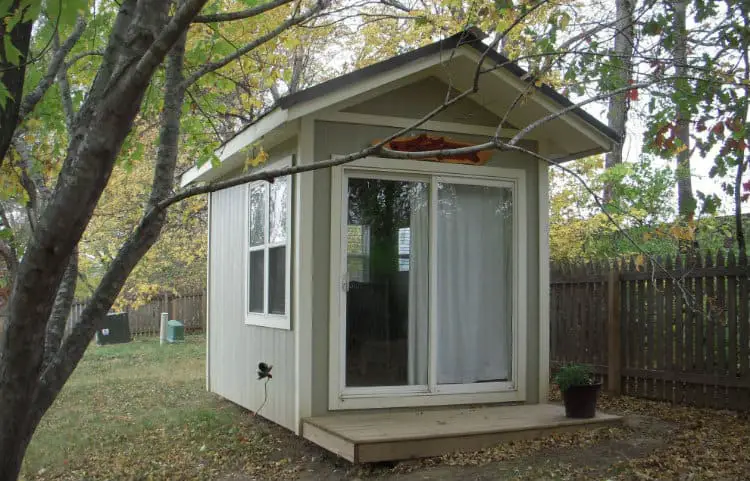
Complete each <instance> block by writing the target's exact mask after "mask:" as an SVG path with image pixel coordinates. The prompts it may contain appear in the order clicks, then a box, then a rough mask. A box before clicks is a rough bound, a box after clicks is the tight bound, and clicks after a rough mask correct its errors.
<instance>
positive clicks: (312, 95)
mask: <svg viewBox="0 0 750 481" xmlns="http://www.w3.org/2000/svg"><path fill="white" fill-rule="evenodd" d="M483 36H484V35H483V34H482V33H481V32H479V31H477V30H474V29H470V30H468V31H464V32H461V33H459V34H456V35H453V36H452V37H449V38H447V39H444V40H442V41H440V42H436V43H433V44H430V45H427V46H425V47H422V48H419V49H416V50H413V51H411V52H408V53H405V54H402V55H398V56H396V57H392V58H390V59H388V60H385V61H383V62H379V63H376V64H373V65H370V66H368V67H365V68H362V69H359V70H356V71H354V72H351V73H349V74H346V75H342V76H340V77H336V78H334V79H332V80H329V81H327V82H323V83H321V84H318V85H316V86H314V87H310V88H308V89H305V90H302V91H300V92H297V93H294V94H291V95H288V96H286V97H283V98H281V99H280V100H279V102H278V103H277V105H276V106H275V107H274V109H272V110H271V111H269V112H268V113H266V114H265V115H263V116H261V117H260V118H259V119H258V120H256V121H255V122H254V123H252V124H250V125H249V126H247V127H246V128H244V129H243V130H242V131H240V132H239V133H238V134H237V135H235V136H234V137H232V138H231V139H230V140H229V141H227V142H226V143H225V144H223V145H222V146H221V147H219V148H218V149H217V150H216V152H215V154H216V157H217V158H218V162H214V163H213V164H212V163H209V162H207V163H206V164H204V165H202V166H195V167H193V168H191V169H189V170H188V171H187V172H185V173H184V174H183V175H182V177H181V179H180V186H182V187H184V186H186V185H188V184H190V183H194V182H206V181H211V180H213V179H216V178H220V177H223V176H225V175H227V174H229V173H231V172H233V171H235V170H237V169H239V168H241V167H242V166H243V165H244V164H245V162H246V160H247V158H248V155H249V154H248V152H247V150H248V147H250V146H253V145H256V144H258V143H261V142H262V145H263V147H264V148H265V149H269V148H271V147H272V146H273V145H277V144H278V143H280V142H282V141H284V140H286V139H289V138H291V137H293V136H294V135H296V134H297V133H298V131H299V127H298V126H299V122H298V119H300V118H301V117H303V116H306V115H310V114H314V113H316V112H320V111H324V110H329V111H330V110H331V109H336V108H343V106H345V105H348V104H352V102H353V101H358V100H360V99H364V98H365V97H367V96H369V97H372V96H374V95H377V94H378V93H382V92H387V91H388V90H391V89H393V88H397V87H399V86H401V85H406V84H408V83H410V82H415V81H417V80H419V79H420V78H423V77H425V76H428V75H433V76H434V75H437V76H442V77H443V79H444V80H445V81H447V82H449V85H451V86H453V87H455V88H457V89H459V90H462V89H466V88H469V87H470V86H471V83H470V82H472V80H473V75H466V74H464V75H456V72H467V71H468V72H472V73H473V69H472V68H471V67H472V65H473V66H474V67H475V66H476V62H477V60H478V59H479V58H480V56H481V55H482V53H483V52H484V51H485V50H486V49H487V46H486V45H485V44H484V43H483V42H482V40H481V39H482V38H483ZM484 68H485V69H486V70H489V74H488V75H483V76H482V77H481V80H480V88H479V91H478V92H477V93H476V94H473V99H474V100H475V101H476V102H477V103H479V104H480V105H482V106H484V107H486V108H488V109H490V110H492V111H494V112H496V113H497V114H498V115H500V116H502V115H503V114H504V112H505V110H507V108H508V107H509V106H510V105H511V103H513V101H514V99H515V98H516V97H517V96H519V95H521V94H523V93H524V92H530V94H529V95H526V96H525V97H524V100H523V109H516V110H517V112H518V113H516V110H514V111H513V114H514V115H516V116H517V118H513V117H511V121H512V123H514V124H515V125H520V126H521V127H522V128H523V126H524V125H529V124H530V123H531V122H533V121H535V120H538V119H539V118H543V117H545V116H547V115H550V114H551V113H554V112H560V111H561V110H564V109H567V111H566V113H565V114H563V115H561V116H559V117H557V118H555V119H554V120H551V121H549V122H546V123H545V129H549V131H550V132H551V135H548V136H547V137H548V141H547V146H546V148H545V151H544V152H542V153H544V154H545V155H546V156H548V157H549V158H551V159H552V160H555V161H558V162H564V161H568V160H573V159H576V158H581V157H586V156H590V155H595V154H599V153H603V152H607V151H609V150H611V149H612V146H613V144H614V143H615V142H617V141H619V138H618V136H617V134H616V133H615V132H614V131H612V130H611V129H610V128H609V127H607V126H606V125H604V124H603V123H601V122H600V121H598V120H597V119H596V118H594V117H593V116H591V115H590V114H588V113H587V112H585V111H584V110H583V109H581V108H577V107H574V106H573V104H572V102H571V101H570V100H569V99H567V98H566V97H564V96H563V95H561V94H559V93H557V92H556V91H555V90H554V89H552V88H551V87H549V86H547V85H542V86H541V87H538V88H534V89H530V88H529V81H530V80H529V78H528V73H527V72H526V71H525V70H523V69H522V68H521V67H519V66H518V65H516V64H515V63H513V62H511V61H509V60H508V59H507V58H506V57H504V56H503V55H501V54H500V53H498V52H496V51H494V50H491V51H489V52H488V53H487V55H486V58H485V63H484ZM506 86H509V87H510V88H511V92H510V93H509V94H508V95H500V94H498V92H502V93H505V90H504V87H506ZM540 129H541V126H540ZM530 137H531V136H530ZM533 137H534V138H539V135H538V134H535V135H533Z"/></svg>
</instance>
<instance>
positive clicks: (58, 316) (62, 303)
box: [42, 248, 78, 367]
mask: <svg viewBox="0 0 750 481" xmlns="http://www.w3.org/2000/svg"><path fill="white" fill-rule="evenodd" d="M77 280H78V249H77V248H76V249H75V250H74V251H73V254H71V256H70V261H68V267H67V268H66V269H65V274H64V275H63V279H62V282H61V283H60V287H59V288H58V290H57V295H56V296H55V303H54V304H53V306H52V314H51V315H50V318H49V321H48V322H47V331H46V336H45V339H44V361H43V364H42V366H43V367H46V366H47V364H49V363H50V361H51V360H52V359H53V358H54V356H55V355H56V354H57V351H58V350H59V349H60V344H61V342H62V339H63V334H64V333H65V323H66V321H67V320H68V316H69V315H70V309H71V307H73V300H74V299H75V294H76V284H77Z"/></svg>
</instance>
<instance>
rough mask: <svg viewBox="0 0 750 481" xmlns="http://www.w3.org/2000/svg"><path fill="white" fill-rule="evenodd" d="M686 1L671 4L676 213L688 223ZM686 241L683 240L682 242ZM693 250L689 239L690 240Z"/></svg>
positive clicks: (690, 186)
mask: <svg viewBox="0 0 750 481" xmlns="http://www.w3.org/2000/svg"><path fill="white" fill-rule="evenodd" d="M687 5H688V2H687V0H677V1H675V2H674V18H673V28H674V42H675V44H674V52H673V57H674V64H675V76H676V80H675V95H674V96H675V98H676V99H677V101H676V105H675V112H676V119H675V124H676V128H675V137H676V138H677V139H679V140H680V143H681V144H682V145H681V146H680V147H679V148H680V151H679V153H678V154H677V211H678V214H679V220H680V222H682V223H687V222H689V221H691V220H693V217H694V216H695V207H696V201H695V197H693V183H692V179H691V173H690V122H691V121H692V118H691V114H690V109H689V107H688V106H687V104H688V102H687V101H686V100H682V101H680V99H684V98H685V97H687V96H688V95H690V83H689V82H688V80H687V76H688V63H687V27H686V18H687ZM683 240H684V241H687V240H686V239H683ZM689 243H690V247H691V248H692V239H690V240H689Z"/></svg>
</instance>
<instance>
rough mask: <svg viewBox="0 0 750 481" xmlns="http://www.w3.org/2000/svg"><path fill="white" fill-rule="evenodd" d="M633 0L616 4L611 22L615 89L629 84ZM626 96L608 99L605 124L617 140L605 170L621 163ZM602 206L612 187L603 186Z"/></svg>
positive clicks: (625, 94) (625, 117)
mask: <svg viewBox="0 0 750 481" xmlns="http://www.w3.org/2000/svg"><path fill="white" fill-rule="evenodd" d="M635 3H636V0H616V2H615V16H616V17H615V18H616V19H617V23H616V25H615V28H616V29H617V34H616V35H615V47H614V51H613V54H612V57H613V59H615V65H617V67H618V68H617V76H616V77H617V87H618V88H619V87H625V86H626V85H628V82H630V81H631V80H632V74H633V37H634V35H635V27H634V21H633V12H634V11H635ZM628 107H629V96H628V94H627V92H623V93H621V94H618V95H613V96H612V97H610V98H609V109H608V112H607V121H608V124H609V127H610V128H611V129H612V130H614V131H615V132H616V133H617V135H619V136H620V141H619V142H617V143H616V144H615V145H614V146H613V147H614V148H613V149H612V152H610V153H608V154H607V156H606V157H605V161H604V166H605V168H607V169H609V168H610V167H613V166H615V165H617V164H621V163H622V151H623V145H624V143H625V136H626V134H627V129H626V126H627V122H628ZM603 195H604V202H605V203H607V202H610V201H611V200H612V185H609V184H607V185H605V186H604V193H603Z"/></svg>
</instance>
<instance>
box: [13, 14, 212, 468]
mask: <svg viewBox="0 0 750 481" xmlns="http://www.w3.org/2000/svg"><path fill="white" fill-rule="evenodd" d="M171 3H172V2H171V1H169V0H143V1H138V2H136V1H135V0H129V1H128V0H126V1H123V2H122V4H121V7H120V11H119V13H118V18H117V19H116V20H115V25H119V27H118V28H117V31H118V32H120V33H122V32H127V35H128V37H127V38H126V39H123V38H120V39H119V41H121V42H122V41H123V40H125V44H126V45H127V47H128V48H127V49H125V48H122V46H121V45H120V47H117V46H115V47H112V48H109V47H108V49H107V51H106V52H105V58H104V60H105V62H103V67H102V69H105V70H106V69H109V68H110V67H112V69H113V70H112V72H110V73H109V75H105V74H107V72H105V71H103V70H102V69H100V71H99V72H98V75H97V80H95V81H94V86H93V87H92V89H93V93H91V92H90V96H89V97H87V101H86V102H87V103H86V104H85V105H84V107H83V108H82V109H81V111H80V112H79V115H78V116H77V118H76V125H75V128H74V134H73V139H72V140H71V144H70V146H69V149H68V153H67V156H66V159H65V161H64V163H63V167H62V170H61V173H60V176H59V177H58V180H57V186H56V189H55V192H54V193H53V195H52V196H51V198H50V200H49V202H48V204H47V205H46V206H45V208H44V211H43V212H42V214H41V216H40V218H39V223H38V227H37V229H35V232H34V235H33V236H32V238H31V239H30V241H29V243H28V246H27V249H26V250H25V252H24V256H23V260H22V262H21V263H20V265H19V268H18V274H17V278H16V281H15V282H14V283H13V290H12V292H11V297H10V302H9V308H8V313H9V319H8V322H7V327H6V329H4V331H3V333H2V336H1V337H0V453H1V454H0V481H6V480H14V479H16V478H17V477H18V474H19V470H20V467H21V462H22V459H23V456H24V454H25V451H26V448H27V446H28V443H29V441H30V439H31V436H32V435H33V433H34V430H35V429H36V427H37V425H38V424H39V421H40V420H41V418H42V416H43V415H44V413H45V412H46V411H47V409H48V408H49V407H50V405H51V404H52V402H53V401H54V399H55V397H56V396H57V394H58V393H59V392H60V390H61V389H62V387H63V385H64V384H65V381H67V379H68V377H69V376H70V374H71V373H72V372H73V369H74V368H75V366H76V365H77V364H78V361H79V360H80V359H81V357H82V356H83V353H84V352H85V350H86V347H87V346H88V344H89V342H90V340H91V338H92V337H93V333H94V331H95V327H96V324H97V323H98V322H99V319H101V318H102V316H104V315H105V314H106V313H107V311H108V310H109V309H110V307H111V306H112V303H113V302H114V300H115V298H116V297H117V294H118V293H119V291H120V289H121V288H122V285H123V284H124V282H125V280H126V279H127V276H128V275H129V273H130V272H131V271H132V269H133V268H134V267H135V265H136V264H137V262H138V261H139V260H140V259H141V257H142V256H143V255H144V254H145V253H146V251H148V248H149V247H150V246H151V245H152V244H153V243H154V242H155V240H156V239H157V238H158V236H159V232H160V229H161V225H162V224H163V219H164V215H163V213H162V214H161V215H160V216H155V217H156V218H154V217H151V218H150V220H151V221H150V222H148V223H146V224H145V225H144V223H142V224H141V225H140V226H139V228H138V229H136V232H135V233H134V235H133V236H131V238H130V239H129V240H128V241H127V242H126V243H125V244H124V245H123V247H122V248H121V249H120V253H119V255H118V258H117V259H116V260H115V262H113V264H112V266H110V269H109V270H108V272H107V273H106V274H105V276H104V279H103V280H102V283H101V284H100V285H99V287H98V288H97V290H96V292H95V296H94V298H92V300H91V302H90V303H89V305H87V306H86V308H85V309H84V312H83V313H82V316H81V318H82V320H83V322H81V323H79V324H77V325H76V326H75V327H74V329H73V331H72V333H71V334H70V335H67V336H65V338H64V339H63V341H62V345H61V347H60V348H59V350H58V352H57V353H56V354H55V356H54V357H53V358H52V359H51V360H50V361H49V364H48V365H46V367H44V365H43V359H44V354H45V352H44V343H45V334H46V329H45V327H46V326H47V323H48V321H49V319H50V316H51V314H52V308H53V305H54V302H55V297H56V295H57V292H58V289H59V286H60V285H61V281H62V277H63V274H64V272H65V269H66V267H67V265H68V260H69V258H70V255H71V253H72V252H73V250H74V248H75V246H76V245H77V244H78V242H79V240H80V238H81V235H82V234H83V231H84V230H85V228H86V226H87V225H88V222H89V220H90V218H91V215H92V213H93V210H94V207H95V206H96V204H97V202H98V200H99V197H100V196H101V194H102V191H103V190H104V187H105V186H106V184H107V182H108V180H109V175H110V173H111V171H112V168H113V167H114V163H115V159H116V158H117V155H118V153H119V151H120V147H121V146H122V142H123V141H124V139H125V137H126V135H127V134H128V132H129V131H130V130H131V128H132V124H133V121H134V119H135V116H136V115H137V114H138V112H139V110H140V104H141V100H142V98H143V95H144V93H145V90H146V88H147V87H148V85H149V83H150V79H151V76H152V75H153V73H154V71H155V70H156V68H157V67H158V65H159V64H160V63H161V62H162V60H163V59H164V57H165V56H166V54H167V53H168V51H169V50H170V49H171V47H172V45H173V44H174V43H175V42H176V41H178V40H179V39H180V38H182V39H183V40H182V41H184V32H185V31H186V30H187V28H188V25H189V22H190V20H191V19H192V18H193V17H194V16H195V15H196V14H197V13H198V11H199V10H200V9H201V7H202V6H203V4H204V3H205V1H204V0H188V1H187V2H186V4H185V6H184V8H180V9H178V10H177V12H176V13H175V14H174V16H173V17H172V19H171V20H170V19H169V17H168V15H167V14H168V10H169V7H170V5H171ZM134 7H135V12H134V11H133V8H134ZM133 13H135V15H133ZM121 15H124V16H127V17H128V18H132V21H129V22H123V21H121V18H120V16H121ZM168 21H169V22H171V24H170V26H169V28H166V29H165V28H164V27H165V25H166V24H167V22H168ZM128 23H130V24H129V25H128ZM160 32H161V33H160ZM113 41H114V40H113ZM147 52H148V53H147ZM108 55H110V56H111V58H109V57H108ZM109 61H111V63H107V62H109ZM91 95H93V96H91ZM180 107H181V105H179V106H178V108H177V111H178V112H180ZM178 122H179V117H178ZM178 132H179V131H178ZM168 153H169V154H170V155H171V154H174V155H175V156H176V148H174V149H168ZM155 178H159V179H163V180H161V183H160V184H159V187H160V188H161V189H162V191H161V192H162V194H161V195H163V196H167V195H168V194H169V191H170V189H171V186H172V182H173V181H174V169H173V168H172V169H171V170H170V169H164V168H159V167H158V166H157V170H156V171H155ZM163 184H164V185H167V186H168V187H167V188H166V190H164V189H165V188H164V185H163ZM155 185H156V181H155ZM152 197H153V195H152ZM72 206H75V208H73V207H72Z"/></svg>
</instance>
